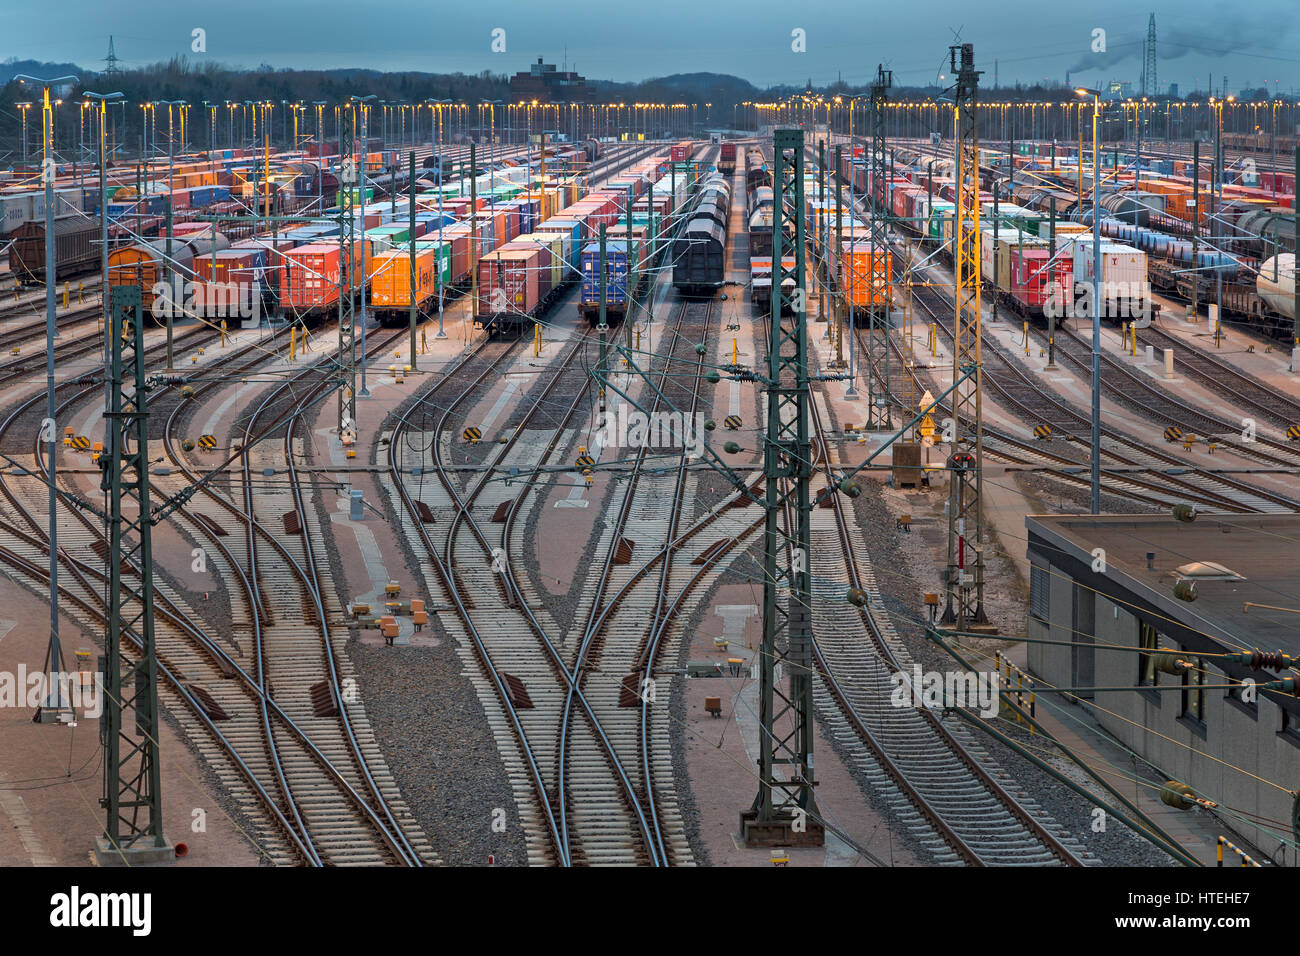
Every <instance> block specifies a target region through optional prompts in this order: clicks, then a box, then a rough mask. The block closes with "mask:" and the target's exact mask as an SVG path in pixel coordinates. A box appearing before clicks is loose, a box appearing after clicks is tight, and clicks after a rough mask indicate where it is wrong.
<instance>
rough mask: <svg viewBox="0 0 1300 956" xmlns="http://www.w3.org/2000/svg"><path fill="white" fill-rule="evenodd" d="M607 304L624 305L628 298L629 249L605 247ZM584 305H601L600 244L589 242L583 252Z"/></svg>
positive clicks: (607, 245) (611, 245)
mask: <svg viewBox="0 0 1300 956" xmlns="http://www.w3.org/2000/svg"><path fill="white" fill-rule="evenodd" d="M605 271H606V274H607V277H606V279H605V304H606V305H622V304H623V301H624V299H625V298H626V288H625V287H626V285H627V249H626V248H618V247H615V246H614V245H613V244H612V243H606V246H605ZM582 304H583V305H599V304H600V243H599V242H589V243H587V245H586V246H585V247H583V250H582Z"/></svg>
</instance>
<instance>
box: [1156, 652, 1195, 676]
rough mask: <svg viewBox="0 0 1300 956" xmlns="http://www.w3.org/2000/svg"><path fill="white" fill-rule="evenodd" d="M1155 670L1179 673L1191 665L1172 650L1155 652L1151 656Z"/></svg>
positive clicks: (1189, 668)
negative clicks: (1160, 652)
mask: <svg viewBox="0 0 1300 956" xmlns="http://www.w3.org/2000/svg"><path fill="white" fill-rule="evenodd" d="M1153 661H1154V664H1155V668H1156V670H1158V671H1160V673H1162V674H1175V675H1177V674H1181V673H1183V671H1188V670H1191V669H1192V665H1191V664H1190V663H1189V662H1188V661H1185V660H1183V659H1182V658H1180V657H1179V656H1178V655H1177V654H1175V653H1173V652H1172V651H1166V652H1164V653H1163V654H1156V655H1155V657H1154V658H1153Z"/></svg>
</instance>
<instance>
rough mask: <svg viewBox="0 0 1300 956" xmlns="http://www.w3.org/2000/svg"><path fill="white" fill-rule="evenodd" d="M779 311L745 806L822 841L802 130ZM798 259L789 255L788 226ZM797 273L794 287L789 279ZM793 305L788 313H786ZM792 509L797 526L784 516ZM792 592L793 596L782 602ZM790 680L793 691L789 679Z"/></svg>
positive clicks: (787, 836) (750, 838)
mask: <svg viewBox="0 0 1300 956" xmlns="http://www.w3.org/2000/svg"><path fill="white" fill-rule="evenodd" d="M775 139H776V149H775V154H776V155H775V162H774V163H773V176H772V186H773V222H772V315H771V332H770V340H769V345H768V374H767V379H768V387H767V433H766V440H765V444H764V446H763V473H764V475H765V477H766V487H767V494H766V498H765V501H766V509H767V515H766V523H765V526H764V535H763V643H762V646H761V648H760V650H759V662H758V667H759V683H758V706H759V712H758V722H759V741H758V753H759V756H758V769H759V781H758V794H757V795H756V796H755V797H754V803H753V805H752V806H751V807H750V808H749V809H748V810H746V811H742V812H741V814H740V823H741V832H742V833H743V834H744V838H745V843H746V844H747V845H749V846H789V845H802V846H820V845H821V844H822V842H823V840H824V839H825V832H824V828H823V827H822V825H821V823H820V822H818V819H817V817H818V814H817V804H816V800H815V798H814V796H813V787H814V786H815V785H816V781H815V780H814V778H813V733H814V730H813V706H812V578H811V573H810V569H809V560H810V550H811V542H812V506H811V502H810V486H811V479H812V440H811V437H810V434H809V402H810V401H811V397H810V389H809V384H808V335H807V326H806V324H805V323H806V313H805V306H806V296H807V292H806V288H805V286H806V281H805V276H804V216H803V208H804V197H803V132H802V130H794V129H779V130H777V131H776V133H775ZM786 229H789V230H790V235H791V236H793V237H794V249H793V250H792V251H793V252H794V256H793V258H794V264H793V266H792V267H789V268H787V267H786V265H785V264H784V249H783V246H784V244H785V241H786V232H785V230H786ZM787 279H788V280H790V282H791V287H790V289H789V290H788V291H787V289H786V287H785V281H786V280H787ZM787 311H788V312H789V313H790V317H789V319H788V321H787V320H783V318H782V316H783V314H784V313H785V312H787ZM787 514H788V515H789V516H790V520H791V521H792V522H793V527H787V526H786V524H785V520H784V519H785V517H786V515H787ZM783 590H784V591H785V592H786V595H787V602H788V603H787V604H786V606H784V607H782V606H781V603H780V598H781V592H782V591H783ZM787 678H788V680H789V684H788V690H786V689H783V688H782V686H780V685H781V683H782V681H783V680H784V679H787Z"/></svg>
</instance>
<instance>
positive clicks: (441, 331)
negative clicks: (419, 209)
mask: <svg viewBox="0 0 1300 956" xmlns="http://www.w3.org/2000/svg"><path fill="white" fill-rule="evenodd" d="M427 102H428V103H429V105H430V106H433V107H436V108H437V110H438V255H440V256H441V255H442V241H443V240H442V197H443V186H445V185H446V182H445V181H444V179H443V175H442V174H443V165H442V108H443V107H444V106H446V105H447V104H448V103H450V102H451V100H450V99H446V100H428V101H427ZM439 269H441V266H439V265H438V264H436V263H435V265H434V270H435V271H438V270H439ZM442 300H443V291H442V273H441V272H439V273H438V334H437V335H435V336H434V338H436V339H445V338H446V337H447V333H446V331H445V330H444V329H443V327H442Z"/></svg>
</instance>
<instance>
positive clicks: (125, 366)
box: [96, 286, 172, 865]
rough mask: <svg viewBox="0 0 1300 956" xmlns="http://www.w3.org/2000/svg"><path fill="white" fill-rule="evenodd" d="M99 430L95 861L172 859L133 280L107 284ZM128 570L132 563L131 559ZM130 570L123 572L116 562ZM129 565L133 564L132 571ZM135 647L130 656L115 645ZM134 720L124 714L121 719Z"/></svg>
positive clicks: (139, 326)
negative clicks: (103, 539)
mask: <svg viewBox="0 0 1300 956" xmlns="http://www.w3.org/2000/svg"><path fill="white" fill-rule="evenodd" d="M109 302H110V304H109V312H108V315H109V322H108V327H107V329H106V334H107V336H108V338H109V341H110V343H111V349H110V355H109V407H108V409H107V412H106V414H105V417H106V418H107V419H108V429H107V432H108V435H107V443H106V446H105V449H104V454H103V455H101V456H100V460H99V464H100V468H101V469H102V477H101V479H100V488H101V489H102V490H103V491H104V492H105V493H106V494H107V496H108V560H107V561H106V562H105V564H106V566H107V567H106V570H107V572H108V587H107V595H106V597H107V599H108V612H107V622H106V625H105V635H104V690H103V696H104V714H103V720H102V721H101V724H100V734H101V737H102V740H103V744H104V795H103V796H102V797H101V799H100V805H101V806H103V807H104V808H105V809H106V810H107V811H108V812H107V815H106V820H105V823H104V835H103V837H102V838H101V839H100V841H99V843H98V845H97V847H96V855H97V856H98V858H99V860H100V862H101V865H102V864H117V863H123V862H125V863H130V864H134V863H140V862H152V861H154V860H159V859H167V858H170V856H171V852H172V851H171V850H170V848H169V847H168V844H167V841H166V839H165V838H164V837H163V832H162V785H161V779H160V765H159V753H158V728H159V721H158V659H157V656H156V655H155V650H154V610H153V548H152V543H151V541H150V523H151V521H152V514H151V509H150V504H149V447H148V445H149V413H148V411H147V407H148V402H147V388H148V384H147V382H146V372H145V343H144V313H143V310H142V308H141V294H140V287H139V286H114V287H113V288H112V289H111V290H110V298H109ZM132 565H133V566H134V567H131V566H132ZM124 566H125V567H131V570H129V571H128V572H127V573H126V574H123V573H122V569H123V567H124ZM137 569H138V571H137ZM132 638H134V644H135V645H136V650H137V656H136V659H135V660H134V661H133V660H132V659H130V658H128V657H127V656H126V655H125V654H123V647H122V642H123V640H126V641H127V642H128V643H132ZM132 717H133V718H134V719H133V720H130V719H129V718H132Z"/></svg>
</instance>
